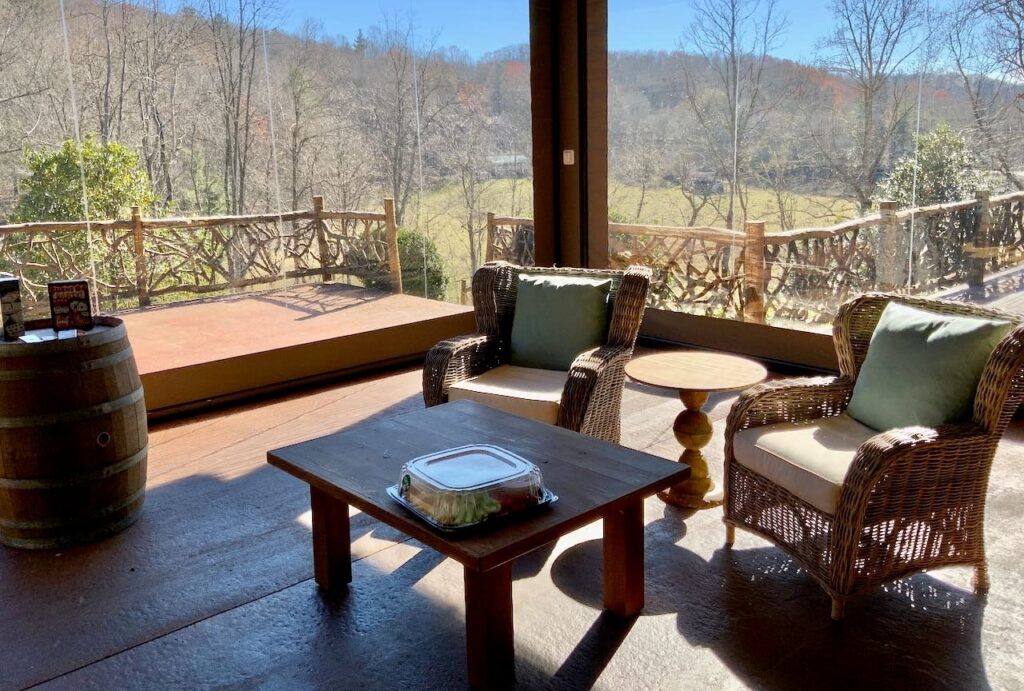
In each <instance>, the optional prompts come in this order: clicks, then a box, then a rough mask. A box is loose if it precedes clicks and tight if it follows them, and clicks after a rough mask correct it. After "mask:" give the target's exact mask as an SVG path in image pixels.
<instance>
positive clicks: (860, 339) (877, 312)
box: [832, 293, 1024, 379]
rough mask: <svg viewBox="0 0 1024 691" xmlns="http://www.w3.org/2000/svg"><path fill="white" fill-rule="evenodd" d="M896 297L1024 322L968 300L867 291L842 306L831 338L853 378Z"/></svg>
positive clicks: (942, 311)
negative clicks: (874, 334) (884, 311)
mask: <svg viewBox="0 0 1024 691" xmlns="http://www.w3.org/2000/svg"><path fill="white" fill-rule="evenodd" d="M892 301H896V302H898V303H901V304H904V305H910V306H911V307H919V308H921V309H926V310H930V311H932V312H938V313H940V314H957V315H962V316H966V317H981V318H984V319H1003V320H1006V321H1010V322H1013V323H1014V324H1016V325H1018V326H1019V325H1020V324H1022V323H1024V317H1022V316H1021V315H1017V314H1010V313H1009V312H1003V311H1001V310H997V309H990V308H985V307H978V306H977V305H972V304H968V303H965V302H952V301H949V300H935V299H930V298H919V297H911V296H908V295H894V294H889V293H866V294H864V295H861V296H859V297H856V298H854V299H853V300H850V301H849V302H847V303H846V304H844V305H843V306H842V307H840V308H839V313H838V314H837V315H836V318H835V321H834V322H833V325H832V340H833V343H834V344H835V348H836V354H837V355H838V356H839V370H840V372H842V374H843V375H844V376H846V377H849V378H850V379H856V378H857V373H858V372H859V371H860V367H861V365H863V364H864V358H865V357H867V354H868V345H869V344H870V342H871V335H872V334H873V333H874V332H875V327H877V326H878V321H879V320H880V319H881V317H882V311H883V310H884V309H885V308H886V306H887V305H888V304H889V303H890V302H892Z"/></svg>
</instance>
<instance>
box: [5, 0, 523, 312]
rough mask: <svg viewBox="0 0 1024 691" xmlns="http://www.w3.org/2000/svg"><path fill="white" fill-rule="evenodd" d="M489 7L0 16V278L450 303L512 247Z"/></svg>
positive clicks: (122, 300) (34, 287)
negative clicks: (352, 290)
mask: <svg viewBox="0 0 1024 691" xmlns="http://www.w3.org/2000/svg"><path fill="white" fill-rule="evenodd" d="M487 5H488V6H487V7H465V6H463V4H462V3H451V2H447V1H445V0H431V1H429V2H420V3H414V4H413V5H410V4H409V3H406V2H402V3H398V2H390V0H373V1H371V2H366V3H359V4H353V3H343V4H339V5H338V6H337V7H335V6H334V5H331V4H329V3H328V4H324V3H318V2H312V1H309V0H293V1H291V2H277V1H271V0H254V1H250V2H245V3H238V2H229V1H227V0H203V1H202V2H198V1H189V0H136V1H135V2H114V1H112V0H96V1H94V2H93V1H90V2H70V1H69V2H66V3H62V2H60V0H46V2H12V1H11V0H0V24H2V25H3V26H4V27H5V29H4V32H3V40H2V41H0V73H2V74H3V79H2V80H0V222H6V224H7V225H10V224H15V223H16V224H26V223H27V224H29V225H28V226H18V227H16V228H13V229H12V228H7V229H0V233H2V234H0V243H2V245H0V270H4V271H9V272H11V273H14V274H16V275H18V276H19V277H21V278H22V282H23V290H25V291H26V296H25V297H26V303H27V305H28V307H29V308H30V312H31V311H33V310H35V309H36V307H38V308H39V309H38V311H39V312H45V284H46V282H47V281H50V280H54V279H59V278H89V279H90V281H92V282H93V283H94V286H95V287H96V292H97V294H98V296H99V298H100V305H99V306H100V308H101V309H103V310H104V311H119V310H124V309H131V308H136V307H139V306H146V305H153V304H159V303H167V302H176V301H180V300H186V299H193V298H199V297H217V296H221V295H224V294H228V293H234V292H238V291H243V290H244V291H258V290H276V289H279V288H282V287H286V286H292V285H295V284H297V283H298V284H307V283H317V284H319V283H331V284H337V283H344V284H350V285H353V286H357V287H368V288H374V289H378V290H383V291H394V290H397V287H398V284H399V282H401V284H402V287H403V289H404V292H406V293H408V294H413V295H419V296H425V297H429V298H435V299H443V300H448V301H454V302H458V301H461V300H464V299H465V298H466V297H467V296H466V295H465V294H464V286H465V285H467V284H468V281H469V279H470V277H471V275H472V272H473V270H474V269H475V268H476V267H477V266H479V265H480V264H481V263H483V262H484V261H485V260H486V259H487V258H488V257H504V256H508V257H509V258H516V256H515V253H516V251H517V249H516V248H517V247H518V246H522V245H523V241H524V237H525V236H526V235H527V234H529V233H531V232H532V226H530V225H529V221H528V219H529V217H531V216H532V178H531V167H532V166H531V161H532V156H531V125H530V123H531V120H530V100H531V99H530V66H529V48H528V42H529V17H528V14H529V5H528V3H527V2H526V1H525V0H515V1H511V0H510V1H507V2H496V3H487ZM83 190H84V194H83ZM184 219H187V220H184ZM54 223H60V224H65V225H53V224H54ZM2 224H3V223H0V225H2ZM32 224H35V225H32ZM39 224H49V225H39ZM517 243H518V244H517ZM531 246H532V245H531Z"/></svg>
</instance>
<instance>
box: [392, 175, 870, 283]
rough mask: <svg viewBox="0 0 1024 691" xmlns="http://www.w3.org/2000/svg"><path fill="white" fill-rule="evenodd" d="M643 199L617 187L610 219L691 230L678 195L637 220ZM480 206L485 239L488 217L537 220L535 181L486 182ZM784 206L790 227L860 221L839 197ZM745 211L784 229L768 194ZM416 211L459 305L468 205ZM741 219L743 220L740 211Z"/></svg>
mask: <svg viewBox="0 0 1024 691" xmlns="http://www.w3.org/2000/svg"><path fill="white" fill-rule="evenodd" d="M640 196H641V190H640V188H639V187H636V186H629V185H622V184H619V183H616V182H614V181H613V182H612V183H611V184H610V185H609V190H608V207H609V218H611V219H612V220H614V221H618V222H623V223H644V224H652V225H667V226H684V225H689V220H690V217H691V213H692V208H691V206H690V204H689V203H688V202H687V200H686V199H685V198H684V197H683V195H682V194H681V193H680V192H679V191H678V190H677V189H674V188H667V187H659V188H653V189H648V190H647V191H646V193H645V194H644V203H643V207H642V208H641V213H640V216H639V217H637V215H636V212H637V207H638V204H639V201H640ZM480 200H481V201H480V205H479V208H480V210H481V213H480V215H479V218H477V219H476V220H475V223H476V224H477V227H478V228H480V229H481V236H482V234H483V233H482V229H483V227H484V225H485V223H486V221H485V214H486V212H487V211H493V212H494V213H495V214H498V215H499V216H526V217H532V216H533V181H532V180H531V179H529V178H520V179H500V180H492V181H488V183H487V184H486V186H485V187H484V189H483V191H482V193H481V195H480ZM726 203H727V199H726V198H725V197H724V196H720V197H715V198H712V199H711V200H710V202H709V204H708V205H707V206H705V207H704V208H703V209H702V210H701V212H700V213H699V214H698V216H697V221H696V223H695V225H711V226H718V227H724V226H725V222H724V221H723V217H722V214H724V210H725V205H726ZM784 204H785V206H786V209H787V215H788V217H789V218H790V219H791V221H792V222H791V224H790V226H791V227H810V226H824V225H831V224H833V223H837V222H839V221H842V220H844V219H847V218H852V217H853V216H854V215H856V207H855V206H854V205H853V204H851V203H849V202H847V201H845V200H842V199H838V198H835V197H827V196H817V195H796V194H791V195H787V196H786V198H785V199H784ZM716 206H717V207H719V208H720V209H721V213H719V212H718V211H716V208H715V207H716ZM747 209H748V217H749V218H751V219H760V220H764V221H766V223H767V228H768V232H771V231H773V230H779V229H780V228H781V224H780V215H779V204H778V202H777V201H776V197H775V195H774V194H773V193H772V192H771V191H770V190H764V189H756V188H754V189H751V190H750V191H749V194H748V197H747ZM418 211H419V213H418V214H417V209H416V205H415V202H413V203H412V204H411V205H410V208H409V209H408V210H407V211H406V218H405V223H404V225H405V226H406V227H407V228H412V229H415V228H417V227H419V228H421V229H423V230H425V231H426V233H427V234H428V235H429V236H430V238H431V239H432V240H433V241H434V243H435V244H436V245H437V248H438V251H439V252H440V254H441V256H442V258H443V260H444V263H445V270H446V272H447V274H448V276H449V277H450V280H449V285H448V299H449V300H450V301H456V302H457V301H458V300H459V294H460V290H461V288H460V285H461V283H460V282H461V281H462V280H468V279H469V278H470V276H472V268H471V266H470V251H469V240H468V237H467V235H468V233H467V232H466V230H465V226H466V222H467V218H466V202H465V200H464V198H463V195H462V189H461V187H459V186H458V185H450V186H447V187H444V188H442V189H440V190H436V191H433V192H431V193H429V194H427V195H425V196H424V198H423V200H422V202H421V204H420V207H419V210H418ZM738 215H739V217H740V218H742V211H739V212H738ZM417 220H418V223H417ZM481 262H482V258H481Z"/></svg>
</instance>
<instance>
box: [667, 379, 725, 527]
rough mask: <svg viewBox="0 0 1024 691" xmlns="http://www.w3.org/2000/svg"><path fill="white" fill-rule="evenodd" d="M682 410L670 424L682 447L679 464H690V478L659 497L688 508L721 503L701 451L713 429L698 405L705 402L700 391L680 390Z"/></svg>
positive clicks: (702, 405) (706, 415) (704, 395)
mask: <svg viewBox="0 0 1024 691" xmlns="http://www.w3.org/2000/svg"><path fill="white" fill-rule="evenodd" d="M679 398H680V399H681V400H682V402H683V411H682V412H681V413H679V415H678V416H677V417H676V419H675V422H674V423H673V424H672V432H673V433H674V434H675V437H676V441H678V442H679V444H680V445H681V446H682V447H683V454H682V455H681V456H680V457H679V462H680V463H685V464H686V465H688V466H690V479H688V480H686V481H685V482H682V483H680V484H678V485H676V486H674V487H672V488H671V489H669V490H668V491H666V492H659V493H658V498H659V499H661V500H662V501H663V502H665V503H666V504H672V505H673V506H679V507H683V508H691V509H708V508H711V507H713V506H718V505H720V504H721V503H722V493H721V491H719V490H717V489H716V488H715V483H714V481H713V480H712V479H711V476H710V475H709V474H708V462H707V459H705V458H704V453H703V452H702V451H701V449H703V448H704V447H705V446H707V445H708V442H710V441H711V436H712V428H711V420H710V418H708V414H707V413H705V412H704V411H703V410H701V408H703V407H704V404H705V403H707V401H708V394H707V393H706V392H703V391H680V392H679Z"/></svg>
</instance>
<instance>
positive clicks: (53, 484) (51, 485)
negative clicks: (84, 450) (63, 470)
mask: <svg viewBox="0 0 1024 691" xmlns="http://www.w3.org/2000/svg"><path fill="white" fill-rule="evenodd" d="M148 453H149V444H146V445H145V446H143V447H142V448H141V449H139V450H138V451H136V452H135V453H133V454H132V455H131V456H129V457H128V458H125V459H124V460H121V461H118V462H117V463H114V464H112V465H107V466H103V467H102V468H95V469H93V470H86V471H84V472H81V473H75V474H73V475H62V476H60V477H44V478H37V477H31V478H0V489H20V490H26V489H57V488H59V487H71V486H72V485H80V484H84V483H86V482H93V481H94V480H102V479H103V478H106V477H110V476H111V475H117V474H118V473H120V472H122V471H124V470H127V469H128V468H131V467H132V466H133V465H136V464H137V463H139V462H140V461H142V460H145V458H146V455H147V454H148Z"/></svg>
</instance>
